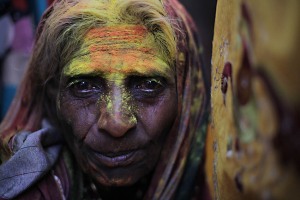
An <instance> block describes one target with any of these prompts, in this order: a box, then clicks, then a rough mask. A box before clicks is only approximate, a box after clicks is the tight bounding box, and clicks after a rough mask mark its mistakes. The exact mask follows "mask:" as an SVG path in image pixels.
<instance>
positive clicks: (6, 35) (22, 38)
mask: <svg viewBox="0 0 300 200" xmlns="http://www.w3.org/2000/svg"><path fill="white" fill-rule="evenodd" d="M52 2H53V0H0V121H1V120H2V118H3V117H4V115H5V113H6V111H7V109H8V107H9V105H10V103H11V101H12V99H13V97H14V95H15V93H16V88H17V86H18V84H19V82H20V80H21V77H22V75H23V74H24V69H25V67H26V65H27V63H28V59H29V57H30V53H31V50H32V46H33V42H34V35H35V29H36V27H37V24H38V22H39V20H40V17H41V15H42V13H43V12H44V11H45V9H46V8H47V7H48V6H49V5H50V4H51V3H52ZM181 3H182V4H183V5H184V6H185V7H186V8H187V10H188V11H189V12H190V14H191V15H192V17H193V18H194V20H195V21H196V23H197V25H198V29H199V32H200V40H201V42H202V44H203V50H204V52H203V53H204V58H203V59H204V63H205V65H206V66H207V67H210V60H211V48H212V38H213V27H214V16H215V7H216V0H181Z"/></svg>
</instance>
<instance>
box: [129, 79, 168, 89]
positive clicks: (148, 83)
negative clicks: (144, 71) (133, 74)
mask: <svg viewBox="0 0 300 200" xmlns="http://www.w3.org/2000/svg"><path fill="white" fill-rule="evenodd" d="M162 87H163V84H162V83H161V81H159V80H156V79H146V80H142V81H140V82H139V83H137V84H136V85H135V88H136V89H140V90H144V91H153V90H159V89H161V88H162Z"/></svg>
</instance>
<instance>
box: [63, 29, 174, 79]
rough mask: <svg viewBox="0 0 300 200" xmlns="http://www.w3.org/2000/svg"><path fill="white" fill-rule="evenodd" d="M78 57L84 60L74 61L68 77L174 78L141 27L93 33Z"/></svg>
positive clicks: (69, 68)
mask: <svg viewBox="0 0 300 200" xmlns="http://www.w3.org/2000/svg"><path fill="white" fill-rule="evenodd" d="M84 52H85V53H84ZM79 53H81V55H85V56H79V57H77V58H75V59H74V60H73V61H72V62H71V64H70V65H69V66H67V67H66V69H65V70H64V72H65V74H67V75H78V74H82V73H84V74H87V73H93V72H102V73H114V74H115V75H116V74H123V75H124V74H127V73H139V74H146V75H147V74H151V73H153V72H154V73H156V74H161V75H165V76H167V75H168V74H171V73H169V72H170V67H169V66H168V64H167V63H166V62H165V61H164V60H162V59H161V58H160V54H159V52H158V51H157V48H156V43H155V42H154V36H153V35H152V34H150V33H149V32H148V31H147V30H146V28H145V27H144V26H141V25H118V26H110V27H100V28H95V29H92V30H90V31H89V32H88V33H87V36H86V38H85V41H84V44H83V47H82V49H81V50H80V52H79ZM86 53H87V54H86ZM114 77H116V76H114Z"/></svg>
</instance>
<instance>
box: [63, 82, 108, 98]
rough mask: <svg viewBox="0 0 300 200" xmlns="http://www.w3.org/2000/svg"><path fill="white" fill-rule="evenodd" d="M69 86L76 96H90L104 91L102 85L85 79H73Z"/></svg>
mask: <svg viewBox="0 0 300 200" xmlns="http://www.w3.org/2000/svg"><path fill="white" fill-rule="evenodd" d="M67 88H68V89H69V91H70V92H71V94H72V95H73V96H76V97H90V96H93V95H95V94H98V93H99V92H101V91H102V87H101V86H100V85H99V84H96V83H94V82H93V81H90V80H84V79H83V80H75V81H72V82H71V83H69V84H68V86H67Z"/></svg>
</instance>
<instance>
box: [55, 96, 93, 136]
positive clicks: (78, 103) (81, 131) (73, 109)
mask: <svg viewBox="0 0 300 200" xmlns="http://www.w3.org/2000/svg"><path fill="white" fill-rule="evenodd" d="M96 102H97V100H91V99H90V100H89V99H85V100H82V99H81V100H78V99H74V98H70V97H68V96H67V95H64V96H63V95H61V96H60V98H59V101H58V102H57V103H58V104H59V109H58V115H59V119H60V121H61V124H62V126H63V127H64V129H65V128H66V127H67V128H69V129H71V132H72V133H73V134H72V135H71V134H67V133H70V132H69V131H67V133H64V134H65V135H66V137H68V138H70V137H73V136H75V137H76V138H78V139H82V138H83V137H85V135H86V134H87V132H88V130H89V129H90V127H91V126H92V124H93V123H94V122H95V120H96V116H97V112H96V111H97V109H96V105H97V103H96Z"/></svg>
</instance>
